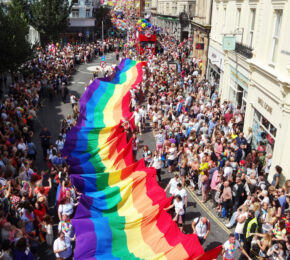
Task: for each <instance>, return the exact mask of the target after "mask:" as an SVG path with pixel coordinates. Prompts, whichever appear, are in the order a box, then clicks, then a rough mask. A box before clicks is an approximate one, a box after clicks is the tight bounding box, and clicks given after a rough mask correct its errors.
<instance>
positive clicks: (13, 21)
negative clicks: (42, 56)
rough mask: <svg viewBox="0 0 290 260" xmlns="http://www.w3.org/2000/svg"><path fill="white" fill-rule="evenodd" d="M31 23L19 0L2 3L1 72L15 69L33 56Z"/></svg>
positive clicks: (0, 32) (0, 28)
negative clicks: (29, 40)
mask: <svg viewBox="0 0 290 260" xmlns="http://www.w3.org/2000/svg"><path fill="white" fill-rule="evenodd" d="M28 33H29V25H28V23H27V21H26V19H25V16H24V13H23V12H22V6H21V4H20V3H19V2H18V1H17V0H12V1H11V2H10V3H9V4H8V5H0V49H1V55H0V72H4V71H15V70H17V69H18V68H19V67H20V66H21V65H22V64H23V63H24V62H26V61H27V60H28V59H29V58H31V57H32V47H31V44H30V43H29V42H28Z"/></svg>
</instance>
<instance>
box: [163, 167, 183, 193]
mask: <svg viewBox="0 0 290 260" xmlns="http://www.w3.org/2000/svg"><path fill="white" fill-rule="evenodd" d="M178 183H181V182H180V179H179V176H178V173H175V174H174V177H173V178H171V179H170V181H169V183H168V185H167V186H166V188H165V192H166V191H168V189H169V194H170V195H171V196H173V195H174V192H175V190H176V189H177V184H178Z"/></svg>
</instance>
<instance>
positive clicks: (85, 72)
mask: <svg viewBox="0 0 290 260" xmlns="http://www.w3.org/2000/svg"><path fill="white" fill-rule="evenodd" d="M77 72H80V73H84V74H89V75H92V73H90V72H87V71H82V70H77Z"/></svg>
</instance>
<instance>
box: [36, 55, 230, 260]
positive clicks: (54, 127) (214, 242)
mask: <svg viewBox="0 0 290 260" xmlns="http://www.w3.org/2000/svg"><path fill="white" fill-rule="evenodd" d="M106 62H107V63H108V65H111V64H116V60H115V55H114V54H113V53H110V54H107V55H106ZM99 63H100V57H97V59H95V60H94V61H93V62H91V63H87V64H82V65H81V66H79V67H78V68H77V71H76V73H75V74H74V75H73V77H72V79H71V81H70V82H71V84H70V85H69V87H68V88H69V91H70V92H71V93H73V94H74V95H75V96H76V97H77V98H80V97H81V95H82V93H83V92H84V89H85V86H86V84H88V83H89V81H90V80H91V78H92V76H93V73H92V67H94V66H98V65H99ZM99 76H103V75H99ZM68 114H72V108H71V104H70V103H69V100H68V99H67V101H66V103H63V102H62V101H61V97H60V95H57V96H55V98H54V100H53V101H52V102H50V101H49V100H46V101H45V102H44V107H43V108H42V109H41V110H40V111H39V113H38V120H37V121H36V123H35V135H34V142H35V144H36V146H37V149H38V151H42V148H41V145H40V140H39V137H38V135H39V133H40V131H41V130H42V128H43V127H47V128H48V129H49V131H50V132H51V135H52V138H51V142H52V143H54V142H55V141H56V139H57V137H58V135H59V132H60V124H61V121H62V120H63V119H64V118H65V117H66V116H67V115H68ZM138 138H139V139H140V149H139V153H138V159H140V158H141V156H142V146H143V144H144V143H146V144H147V145H148V146H149V149H150V150H151V151H154V149H155V140H154V137H153V134H152V131H151V128H150V124H149V122H148V121H147V122H146V129H145V131H144V133H143V135H142V136H138ZM36 166H37V168H38V169H46V165H45V161H43V159H42V156H41V152H40V153H39V154H38V156H37V161H36ZM172 177H173V175H172V174H169V173H168V172H167V169H165V170H164V169H163V171H162V185H161V186H162V187H163V188H165V187H166V185H167V184H168V182H169V180H170V178H172ZM187 193H188V201H189V203H188V208H187V213H186V221H185V228H184V231H185V233H187V234H188V233H191V232H192V228H191V223H192V220H193V219H194V218H196V217H200V216H205V217H206V218H208V219H209V221H210V225H211V231H210V234H209V236H208V238H207V240H206V242H205V243H204V245H203V247H204V249H205V251H206V250H209V249H212V248H214V247H216V246H218V245H220V244H221V243H223V242H224V241H226V240H227V238H228V234H229V233H230V231H229V230H228V229H227V228H226V227H225V226H224V224H223V223H222V222H221V221H220V219H218V217H217V216H216V215H215V214H214V213H212V212H213V210H208V209H211V207H212V205H211V203H210V202H207V203H206V206H207V208H206V207H205V204H203V203H201V198H200V197H198V196H197V195H196V194H194V193H193V192H192V191H189V190H187ZM54 198H55V189H53V190H52V191H51V192H50V194H49V199H48V200H49V201H50V207H51V209H50V210H51V211H52V212H54V204H53V201H54ZM55 229H56V226H55ZM47 252H48V251H45V253H44V255H43V256H42V258H41V259H52V257H54V256H53V255H49V257H48V256H47V254H48V253H47Z"/></svg>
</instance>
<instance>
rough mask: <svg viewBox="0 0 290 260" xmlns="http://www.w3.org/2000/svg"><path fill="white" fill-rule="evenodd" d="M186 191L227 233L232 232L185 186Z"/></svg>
mask: <svg viewBox="0 0 290 260" xmlns="http://www.w3.org/2000/svg"><path fill="white" fill-rule="evenodd" d="M185 189H186V190H187V192H188V193H189V194H190V195H191V196H192V197H193V199H194V200H195V201H196V203H197V204H198V205H199V206H200V207H201V208H202V209H203V210H204V211H205V212H206V213H207V214H208V216H209V217H211V218H212V219H213V220H214V221H215V222H216V223H217V224H218V225H219V226H220V227H221V228H222V229H223V230H224V231H225V232H226V233H227V234H230V233H232V232H231V231H230V230H229V229H228V228H226V226H225V225H224V224H223V223H222V222H221V221H220V220H219V219H218V218H217V217H216V216H215V215H214V214H213V213H211V211H210V210H209V209H208V208H207V207H206V206H205V205H204V204H203V203H202V202H201V201H200V199H199V198H198V197H197V196H196V195H195V194H194V193H193V192H192V191H191V190H189V189H188V188H185Z"/></svg>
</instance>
